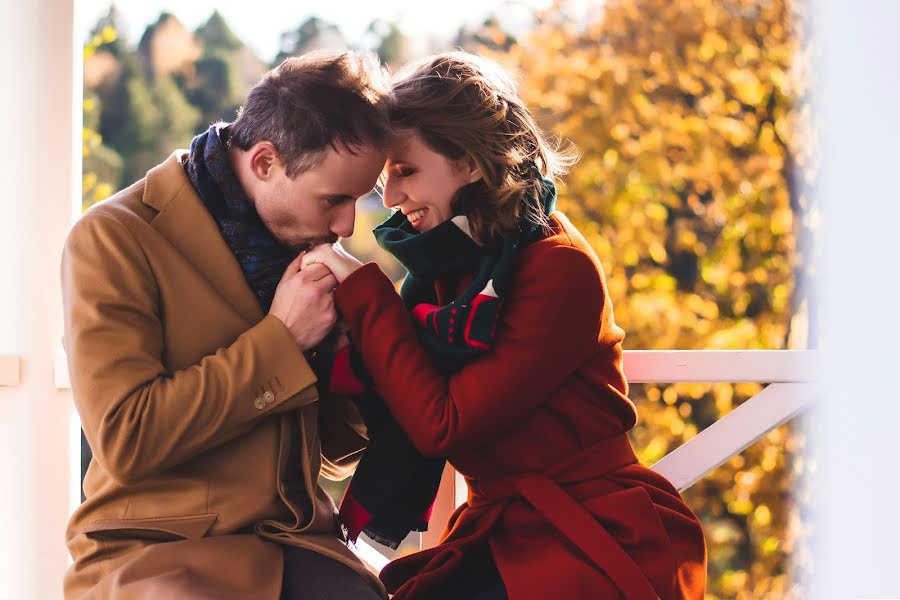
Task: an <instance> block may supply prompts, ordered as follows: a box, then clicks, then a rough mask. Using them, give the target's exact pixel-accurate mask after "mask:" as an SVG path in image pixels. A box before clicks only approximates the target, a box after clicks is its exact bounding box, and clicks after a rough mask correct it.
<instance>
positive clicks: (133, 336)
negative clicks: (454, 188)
mask: <svg viewBox="0 0 900 600" xmlns="http://www.w3.org/2000/svg"><path fill="white" fill-rule="evenodd" d="M386 91H387V82H386V81H385V78H384V73H383V71H382V70H381V69H380V68H379V67H378V66H377V61H373V59H372V58H371V57H369V56H367V55H359V54H355V53H345V54H340V55H316V56H312V57H304V58H294V59H288V60H287V61H285V62H284V63H283V64H282V65H280V66H279V67H278V68H276V69H274V70H273V71H271V72H269V73H268V74H267V75H266V76H265V77H264V78H263V80H262V81H261V82H260V83H259V84H257V85H256V86H255V87H254V88H253V89H252V90H251V91H250V93H249V95H248V97H247V100H246V102H245V104H244V106H243V107H242V109H241V111H240V112H239V114H238V117H237V119H236V120H235V122H234V123H232V124H230V125H226V124H217V125H214V126H213V127H211V128H210V130H209V131H207V132H206V133H204V134H203V135H201V136H198V137H197V138H195V140H194V142H193V143H192V145H191V150H190V151H189V152H184V151H180V152H175V153H174V154H172V155H171V156H170V157H169V158H168V159H167V160H166V161H165V162H163V163H162V164H160V165H159V166H157V167H155V168H153V169H152V170H151V171H150V172H149V173H148V174H147V176H146V177H145V178H144V179H142V180H141V181H138V182H137V183H135V184H134V185H132V186H131V187H129V188H127V189H125V190H123V191H121V192H119V193H118V194H116V195H115V196H114V197H112V198H111V199H109V200H108V201H106V202H103V203H101V204H99V205H98V206H96V207H95V208H93V209H91V210H90V211H89V212H88V213H87V214H86V215H85V216H84V217H83V218H82V219H81V220H80V221H79V222H78V223H77V224H76V225H75V227H74V228H73V230H72V232H71V234H70V236H69V239H68V240H67V242H66V246H65V251H64V254H63V261H62V286H63V297H64V309H65V343H66V348H67V353H68V356H69V370H70V373H71V378H72V388H73V392H74V397H75V403H76V406H77V408H78V412H79V415H80V416H81V422H82V426H83V428H84V432H85V435H86V437H87V440H88V441H89V443H90V446H91V449H92V450H93V455H94V457H93V460H92V461H91V463H90V467H89V468H88V470H87V474H86V476H85V480H84V493H85V496H86V500H85V502H84V503H83V504H82V505H81V507H80V508H79V509H78V510H77V511H76V512H75V514H74V515H73V517H72V519H71V521H70V523H69V527H68V531H67V540H68V546H69V550H70V552H71V554H72V557H73V559H74V565H73V566H72V567H71V569H70V570H69V572H68V573H67V575H66V578H65V582H64V587H65V595H66V597H67V598H181V597H184V598H260V599H272V600H277V599H278V598H284V599H288V598H336V599H338V598H339V599H341V600H343V599H353V598H380V597H384V596H385V594H384V589H383V587H382V586H381V584H380V582H379V581H378V578H377V575H376V574H374V573H371V572H370V571H369V570H367V569H366V567H365V566H364V565H363V564H362V563H361V562H360V561H359V560H358V559H357V558H356V557H355V555H354V554H353V553H352V552H350V550H349V549H348V548H347V546H346V544H345V542H344V541H343V539H344V538H343V536H342V535H341V533H340V532H341V530H340V528H339V525H338V522H337V520H336V518H335V507H334V503H333V502H332V501H331V499H330V498H329V497H328V496H327V494H326V493H325V492H324V491H323V490H322V489H321V488H320V487H319V485H318V483H317V481H318V477H319V474H320V473H322V474H323V475H324V476H326V477H330V478H333V479H341V478H343V477H345V476H347V475H348V474H349V472H350V471H351V470H352V469H353V468H354V466H355V464H356V462H357V461H358V458H359V455H360V453H361V452H362V449H363V448H364V446H365V443H366V431H365V427H364V426H363V424H362V421H361V419H360V417H359V414H358V412H357V411H356V409H355V407H354V405H353V404H352V402H350V401H349V400H347V399H342V398H340V397H336V396H333V395H330V394H329V393H328V389H326V388H329V385H328V383H327V382H322V381H318V388H317V377H316V375H315V374H314V372H313V370H312V368H311V367H310V363H309V362H308V360H312V358H313V355H314V353H315V349H316V348H317V346H318V345H319V344H320V343H321V342H322V340H323V339H324V338H325V337H326V335H327V334H328V333H329V332H330V331H331V330H332V329H333V327H334V324H335V321H336V316H335V310H334V306H333V303H332V297H331V291H332V290H333V288H334V287H335V286H336V285H337V284H336V281H335V279H334V277H333V275H331V273H330V271H328V269H327V268H326V267H324V266H322V265H311V266H310V267H309V268H306V269H303V270H300V266H299V265H300V260H299V259H300V257H301V256H302V252H303V251H304V250H305V249H308V248H310V247H312V246H314V245H316V244H319V243H324V242H333V241H335V240H336V239H338V238H339V237H345V236H349V235H351V234H352V232H353V222H354V217H355V201H356V200H357V199H358V198H359V197H360V196H362V195H364V194H366V193H368V192H369V191H370V190H371V189H372V188H373V187H374V185H375V182H376V179H377V176H378V174H379V173H380V172H381V169H382V166H383V164H384V160H385V154H384V151H383V147H384V144H385V140H386V136H387V125H386V121H385V118H384V114H383V110H382V109H381V103H382V100H383V97H384V95H385V94H386ZM320 394H321V395H320Z"/></svg>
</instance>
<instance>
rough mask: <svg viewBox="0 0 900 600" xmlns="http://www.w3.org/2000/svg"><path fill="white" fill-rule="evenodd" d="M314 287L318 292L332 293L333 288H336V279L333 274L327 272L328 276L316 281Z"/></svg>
mask: <svg viewBox="0 0 900 600" xmlns="http://www.w3.org/2000/svg"><path fill="white" fill-rule="evenodd" d="M314 285H315V286H316V287H317V288H319V289H320V290H324V291H326V292H332V291H334V288H336V287H337V286H338V280H337V277H335V276H334V273H332V272H331V271H328V275H327V276H325V277H323V278H322V279H319V280H317V281H316V282H315V284H314Z"/></svg>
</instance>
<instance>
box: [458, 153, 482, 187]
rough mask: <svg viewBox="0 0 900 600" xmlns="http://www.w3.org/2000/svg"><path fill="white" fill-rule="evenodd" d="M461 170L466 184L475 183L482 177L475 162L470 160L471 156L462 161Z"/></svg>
mask: <svg viewBox="0 0 900 600" xmlns="http://www.w3.org/2000/svg"><path fill="white" fill-rule="evenodd" d="M462 168H463V171H464V173H465V175H466V182H467V183H475V182H476V181H478V180H479V179H481V178H482V177H483V175H482V174H481V169H479V168H478V165H476V164H475V161H474V160H472V157H471V156H467V157H465V158H464V159H462Z"/></svg>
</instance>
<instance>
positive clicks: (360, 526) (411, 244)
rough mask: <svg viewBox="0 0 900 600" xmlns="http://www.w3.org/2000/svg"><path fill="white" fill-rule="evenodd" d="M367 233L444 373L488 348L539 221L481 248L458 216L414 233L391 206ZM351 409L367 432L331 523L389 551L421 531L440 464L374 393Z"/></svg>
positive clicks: (546, 197)
mask: <svg viewBox="0 0 900 600" xmlns="http://www.w3.org/2000/svg"><path fill="white" fill-rule="evenodd" d="M542 183H543V186H542V190H543V193H542V195H541V197H540V198H539V199H536V200H537V201H539V202H540V205H541V210H542V211H543V213H544V214H545V215H548V216H549V215H550V213H552V212H553V210H554V208H555V206H556V187H555V186H554V185H553V183H552V182H551V181H550V180H547V179H543V180H542ZM531 201H535V200H531ZM374 234H375V239H376V240H377V242H378V245H379V246H381V247H382V248H384V249H385V250H386V251H388V252H390V253H391V254H392V255H393V256H395V257H396V258H397V260H399V261H400V262H401V263H402V264H403V266H405V267H406V269H407V276H406V279H405V280H404V282H403V285H402V287H401V290H400V296H401V297H402V298H403V301H404V303H405V304H406V307H407V308H408V309H409V310H410V312H411V314H412V316H413V317H414V321H415V323H416V324H417V330H418V335H419V340H420V342H421V344H422V346H423V347H424V348H425V350H426V352H427V354H428V355H429V357H430V358H431V359H432V361H433V362H434V365H435V367H436V368H437V369H438V370H439V371H440V372H442V373H444V374H446V375H450V374H452V373H455V372H457V371H459V370H460V369H462V368H463V367H464V366H465V365H466V364H468V363H469V362H471V361H472V360H474V359H475V358H477V357H478V356H481V355H482V354H484V353H485V352H490V351H491V348H492V347H493V342H494V337H495V335H496V330H497V324H498V322H499V318H500V312H501V310H502V307H503V298H504V297H505V295H506V294H507V292H508V289H509V285H510V282H511V281H512V277H513V274H514V273H515V267H516V257H517V256H518V254H519V251H520V250H521V249H522V247H523V246H525V245H527V244H529V243H531V242H533V241H535V240H537V239H540V238H541V237H543V236H544V235H545V232H544V230H543V227H542V226H541V225H539V224H537V223H532V222H531V221H528V220H525V219H523V220H522V222H521V223H520V225H519V228H518V230H517V231H516V232H515V233H514V234H512V235H510V236H508V237H506V238H504V239H502V240H499V241H497V242H496V243H493V244H490V245H487V246H481V245H479V244H478V243H476V242H475V240H474V239H473V238H472V235H471V233H470V231H469V222H468V219H467V218H466V217H464V216H457V217H454V218H453V219H451V220H449V221H446V222H444V223H442V224H441V225H438V226H437V227H434V228H433V229H430V230H428V231H425V232H422V233H419V232H418V231H416V230H415V229H414V228H413V227H412V225H410V224H409V221H408V220H407V219H406V217H405V216H404V215H403V214H402V213H400V212H397V213H395V214H394V215H393V216H391V217H390V218H389V219H388V220H386V221H385V222H384V223H382V224H381V225H379V226H378V227H376V228H375V230H374ZM473 273H474V278H473V279H472V282H471V284H470V285H469V286H468V287H467V288H466V289H465V290H464V291H463V292H462V294H460V295H459V296H458V297H457V298H455V299H454V300H453V301H452V302H450V303H449V304H446V305H444V306H440V305H439V304H438V299H437V293H436V290H435V283H436V282H437V281H438V280H439V279H444V278H447V277H452V276H455V275H471V274H473ZM359 406H360V411H361V413H362V415H363V418H364V420H365V421H366V425H367V427H368V429H369V445H368V447H367V448H366V451H365V452H364V454H363V457H362V459H361V461H360V464H359V467H358V468H357V470H356V474H355V475H354V476H353V479H352V480H351V482H350V486H349V487H348V488H347V492H346V494H345V495H344V499H343V501H342V502H341V509H340V514H341V520H342V522H343V524H344V526H345V527H346V528H347V533H348V536H349V537H350V539H351V540H353V541H355V540H356V538H357V536H358V535H359V532H360V531H364V532H365V533H366V535H368V536H369V537H370V538H372V539H374V540H376V541H378V542H380V543H382V544H385V545H387V546H390V547H392V548H396V547H397V546H398V545H399V543H400V542H401V541H402V540H403V538H405V537H406V535H407V534H408V533H409V532H410V531H425V530H426V529H427V525H428V519H429V517H430V513H431V507H432V505H433V503H434V498H435V496H436V494H437V489H438V485H439V484H440V480H441V474H442V473H443V470H444V464H445V462H446V461H445V460H444V459H434V458H427V457H424V456H422V455H421V454H419V452H418V451H417V450H416V449H415V447H413V445H412V442H411V441H410V440H409V438H408V436H407V435H406V434H405V433H404V432H403V430H402V429H400V426H399V424H398V423H397V421H396V420H395V419H394V417H393V415H391V414H390V412H389V411H388V409H387V407H386V405H385V403H384V400H383V399H382V398H380V397H379V396H378V394H377V392H375V391H372V390H371V389H370V390H369V391H367V392H366V393H364V394H363V395H362V396H361V397H360V398H359Z"/></svg>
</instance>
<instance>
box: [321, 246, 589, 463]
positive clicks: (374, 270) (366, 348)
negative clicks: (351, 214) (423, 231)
mask: <svg viewBox="0 0 900 600" xmlns="http://www.w3.org/2000/svg"><path fill="white" fill-rule="evenodd" d="M531 249H532V248H528V250H531ZM605 297H606V296H605V290H604V285H603V280H602V276H601V274H600V272H599V268H598V266H597V265H596V263H595V262H594V261H593V259H592V258H591V257H590V256H589V255H587V254H586V253H584V252H583V251H581V250H579V249H577V248H575V247H573V246H567V245H557V246H552V247H550V248H549V249H548V248H542V249H540V251H539V252H534V253H532V254H531V255H530V256H528V258H527V260H523V264H522V265H521V266H520V270H519V273H518V275H517V277H516V278H515V280H514V282H513V285H512V289H511V291H510V293H509V294H508V298H506V300H505V302H504V309H503V311H502V313H501V322H500V323H499V324H498V329H497V337H496V340H495V343H494V347H493V348H492V350H491V351H489V352H487V353H485V354H484V355H483V356H482V357H480V358H478V359H476V360H474V361H473V362H471V363H470V364H468V365H467V366H466V367H464V368H463V369H462V370H461V371H459V372H457V373H455V374H453V375H450V376H445V375H443V374H441V373H439V372H438V371H437V370H436V369H435V368H434V366H433V365H432V362H431V360H430V358H429V357H428V356H427V354H426V353H425V351H424V349H423V348H422V346H421V344H420V343H419V341H418V339H417V335H416V331H415V328H414V325H413V321H412V319H411V317H410V315H409V312H408V311H407V310H406V309H405V307H404V305H403V302H402V300H401V299H400V297H399V296H398V295H397V293H396V292H395V290H394V287H393V285H392V284H391V281H390V280H389V279H388V278H387V276H385V275H384V274H383V273H382V272H381V271H380V269H379V268H378V267H377V266H376V265H374V264H371V263H370V264H368V265H366V266H364V267H362V268H361V269H359V270H357V271H356V272H355V273H353V274H352V275H351V276H350V277H348V278H347V279H346V280H345V281H344V282H343V283H342V284H341V285H340V286H339V287H338V289H337V290H336V291H335V299H336V301H337V304H338V307H339V309H340V312H341V313H342V315H343V318H344V319H345V320H346V321H347V323H348V324H349V326H350V330H351V334H352V338H353V340H354V343H355V344H357V346H358V348H359V351H360V354H361V355H362V357H363V361H364V362H365V364H366V367H367V368H368V370H369V373H370V374H371V376H372V378H373V380H374V382H375V387H376V389H377V391H378V392H379V393H380V394H381V396H382V397H383V398H384V399H385V402H386V403H387V405H388V406H389V408H390V409H391V412H392V413H393V414H394V416H395V418H396V419H397V421H398V422H399V423H400V426H401V427H402V428H403V429H404V431H406V433H407V435H409V437H410V439H411V440H412V442H413V444H414V445H415V446H416V448H417V449H418V450H419V451H420V452H421V453H422V454H424V455H426V456H450V455H453V454H456V453H459V452H462V451H466V450H468V449H470V448H473V447H477V446H478V445H482V444H484V443H486V442H488V441H489V440H491V439H494V438H495V437H497V436H499V435H502V434H503V433H505V432H506V431H508V430H509V429H511V428H512V427H513V426H515V425H516V424H517V423H518V422H520V421H522V420H524V419H525V418H526V417H527V416H528V415H529V414H530V413H532V412H533V411H534V410H535V409H536V408H537V407H538V406H539V405H540V404H541V403H542V402H544V401H545V400H547V399H548V398H549V397H550V396H551V395H552V394H553V392H554V391H555V390H556V389H557V388H559V387H560V386H561V385H562V384H563V382H564V381H565V380H566V378H567V377H569V376H570V375H571V374H572V373H573V372H574V371H575V369H577V368H578V367H579V366H580V365H581V364H582V363H583V362H584V361H585V360H587V359H588V358H589V357H590V356H591V355H592V354H593V353H595V352H596V351H597V350H598V349H599V348H600V347H601V345H602V343H603V339H602V338H603V336H602V332H601V331H600V330H601V313H602V311H603V308H604V304H605Z"/></svg>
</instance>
